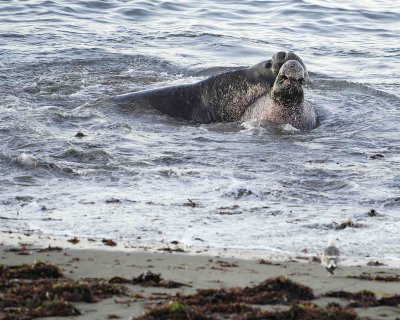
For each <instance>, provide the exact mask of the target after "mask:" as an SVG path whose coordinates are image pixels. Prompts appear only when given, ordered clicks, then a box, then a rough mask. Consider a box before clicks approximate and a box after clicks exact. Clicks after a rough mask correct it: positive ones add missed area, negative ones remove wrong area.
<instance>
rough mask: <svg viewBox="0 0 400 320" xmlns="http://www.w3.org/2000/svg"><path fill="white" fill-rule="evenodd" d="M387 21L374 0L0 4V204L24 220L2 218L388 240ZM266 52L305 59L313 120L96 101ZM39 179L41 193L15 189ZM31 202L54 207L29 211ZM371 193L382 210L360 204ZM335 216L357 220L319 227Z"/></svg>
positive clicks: (254, 244)
mask: <svg viewBox="0 0 400 320" xmlns="http://www.w3.org/2000/svg"><path fill="white" fill-rule="evenodd" d="M399 19H400V15H399V12H398V10H397V7H396V4H395V3H394V2H393V1H385V0H383V1H381V2H380V4H379V6H377V5H375V6H374V5H373V3H372V2H371V3H367V2H363V3H361V2H351V3H350V2H348V1H341V0H339V1H319V0H310V1H307V2H304V1H296V0H293V1H292V0H291V1H285V2H271V1H245V2H243V1H233V2H231V3H227V2H221V3H218V2H215V1H211V0H206V1H203V2H198V1H197V2H195V1H185V2H184V3H183V2H171V1H161V0H154V1H117V0H112V1H100V0H94V1H78V0H72V1H68V2H61V1H42V0H41V1H36V0H27V1H23V2H21V1H3V2H0V29H1V30H2V31H1V32H0V39H3V40H4V41H3V42H4V43H3V44H2V45H3V46H2V50H1V51H0V60H1V62H0V68H1V70H2V75H0V79H1V81H2V84H3V87H2V90H1V92H0V101H1V102H0V108H2V110H1V113H0V141H1V142H2V144H1V147H0V148H3V149H1V150H0V169H2V172H3V175H2V178H1V180H0V190H1V194H0V204H1V205H2V209H3V208H6V211H7V212H17V211H18V212H19V217H20V219H24V220H23V222H21V221H12V220H7V219H6V220H2V228H4V229H12V230H20V231H24V230H26V229H28V228H29V229H32V228H33V229H36V230H38V231H43V232H48V233H56V234H65V233H68V232H74V233H75V234H76V235H86V236H95V235H98V234H102V235H104V236H106V235H107V236H109V237H115V238H120V237H121V238H126V239H134V240H137V237H142V240H143V241H152V242H154V241H156V242H157V241H165V240H168V239H174V240H176V239H182V242H184V243H186V244H191V243H193V240H191V239H194V238H196V237H198V235H199V234H201V238H202V239H203V240H204V242H202V243H203V244H204V245H205V246H208V245H209V246H216V247H238V246H240V247H243V248H262V249H266V248H274V249H276V248H281V249H282V250H285V251H291V252H298V250H299V247H298V244H299V243H301V244H310V246H311V244H312V247H313V250H315V253H316V252H317V251H318V250H319V249H321V248H322V246H323V245H324V244H325V241H321V238H324V237H325V235H326V234H327V233H328V232H334V233H335V234H336V235H337V236H338V237H339V238H341V240H342V242H341V248H343V251H344V252H346V254H348V255H351V254H353V255H356V256H365V255H367V254H368V255H371V256H378V257H383V256H384V255H387V254H391V253H393V252H398V249H397V247H396V245H397V244H398V237H397V238H396V236H397V234H398V232H397V231H398V224H399V223H400V222H399V218H398V208H399V203H400V201H398V188H399V183H398V180H399V177H398V175H397V174H396V172H399V170H400V167H399V161H398V160H399V159H400V153H399V149H398V148H397V146H398V145H399V144H400V137H399V135H398V124H399V122H400V118H399V117H400V115H399V107H400V100H399V93H398V91H399V90H398V89H399V79H400V78H399V76H398V74H397V70H398V69H399V68H398V67H397V66H398V64H399V62H398V57H399V46H398V41H397V39H398V34H397V33H398V32H397V29H398V27H397V25H398V21H399ZM49 21H55V22H56V25H57V28H50V27H51V25H54V23H50V24H49ZM299 34H301V36H300V37H299ZM332 39H341V41H332ZM278 50H294V51H296V52H297V53H299V54H300V56H301V57H302V58H303V60H304V61H305V63H306V64H307V66H309V69H310V71H311V73H310V74H311V79H312V83H311V84H310V85H309V86H308V87H307V88H306V98H307V99H308V100H310V101H311V102H312V104H313V105H314V106H315V108H316V109H317V110H318V115H319V120H320V123H319V126H318V128H316V129H315V130H313V131H311V132H309V133H305V134H304V133H299V132H297V131H295V130H293V128H290V127H288V126H274V125H272V124H270V123H260V122H245V123H216V124H209V125H203V124H195V123H190V122H186V121H182V120H179V119H172V118H169V117H166V116H164V115H161V114H155V113H154V112H153V111H152V110H151V109H148V110H132V109H129V108H128V109H127V110H118V109H117V108H116V106H115V105H113V104H112V103H111V102H110V100H109V98H110V97H113V96H115V95H118V94H122V93H127V92H131V91H137V90H140V89H146V88H157V87H161V86H169V85H176V84H183V83H193V82H195V81H199V80H201V79H203V78H205V77H208V76H212V75H214V74H217V73H219V72H225V71H229V70H233V69H236V68H238V67H246V66H249V65H252V64H254V63H257V62H259V61H261V60H265V59H267V58H269V57H271V56H272V54H273V53H275V52H276V51H278ZM77 132H83V133H84V134H85V136H83V137H81V138H77V137H75V135H76V133H77ZM21 154H26V155H32V156H34V157H35V158H36V159H37V166H36V167H34V168H30V167H28V166H24V165H21V164H19V162H18V160H17V158H18V156H19V155H21ZM378 154H381V155H382V156H383V158H382V157H379V156H376V155H378ZM374 155H375V157H374V158H371V157H373V156H374ZM35 194H44V195H46V197H40V198H36V196H35V199H34V200H33V201H31V202H27V201H26V202H24V201H16V200H15V197H16V196H30V195H35ZM110 198H118V199H121V203H119V204H117V203H115V205H110V204H107V203H106V200H107V199H110ZM126 199H129V200H133V201H128V200H126ZM187 199H191V201H192V202H193V203H195V204H196V206H193V204H192V203H191V202H188V200H187ZM6 203H7V204H6ZM23 203H27V205H23V206H22V204H23ZM185 204H190V205H185ZM42 207H46V208H51V209H52V210H51V216H50V217H51V218H53V219H54V220H52V221H46V220H44V219H38V220H32V217H34V216H37V215H38V213H40V214H41V215H43V214H45V213H44V212H43V211H41V208H42ZM372 208H374V209H375V210H377V212H379V213H380V216H377V217H375V218H376V219H375V220H368V219H370V217H367V216H366V212H368V210H370V209H372ZM82 210H84V212H85V215H82ZM49 211H50V210H49ZM46 212H47V211H46ZM113 213H118V214H117V215H115V214H113ZM46 214H48V213H46ZM7 217H8V216H7ZM58 217H62V219H58ZM116 217H117V218H116ZM244 219H246V220H245V223H244ZM347 219H353V220H354V221H361V222H360V223H363V224H365V225H366V226H367V227H366V228H358V229H355V228H353V229H345V230H340V231H339V230H334V228H333V229H332V227H333V226H334V224H333V222H337V223H339V222H341V221H345V220H347ZM371 219H372V218H371ZM39 220H40V221H39ZM371 221H372V222H371ZM149 226H152V227H151V228H149ZM381 234H386V235H387V237H386V238H387V239H384V240H382V239H381V237H379V235H381ZM287 235H290V237H288V236H287ZM349 238H351V241H349V240H348V239H349ZM382 241H384V245H381V246H380V247H379V248H378V247H375V245H374V243H375V244H376V243H380V244H382ZM320 242H321V243H320ZM195 243H197V244H198V242H195ZM371 243H372V245H370V244H371ZM396 250H397V251H396Z"/></svg>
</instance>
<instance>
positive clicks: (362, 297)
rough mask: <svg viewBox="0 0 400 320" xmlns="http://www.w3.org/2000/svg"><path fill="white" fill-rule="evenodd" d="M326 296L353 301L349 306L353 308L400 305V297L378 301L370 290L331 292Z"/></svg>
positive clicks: (389, 297)
mask: <svg viewBox="0 0 400 320" xmlns="http://www.w3.org/2000/svg"><path fill="white" fill-rule="evenodd" d="M324 296H325V297H334V298H343V299H347V300H353V302H351V303H350V304H349V305H348V306H349V307H351V308H358V307H363V308H366V307H378V306H397V305H399V304H400V295H394V296H388V297H382V298H380V299H377V298H376V296H375V294H374V293H373V292H371V291H368V290H362V291H357V292H347V291H331V292H328V293H326V294H325V295H324Z"/></svg>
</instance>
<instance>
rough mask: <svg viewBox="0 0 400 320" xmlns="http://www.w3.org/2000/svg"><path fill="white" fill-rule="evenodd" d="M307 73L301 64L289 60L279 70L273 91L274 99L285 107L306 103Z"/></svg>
mask: <svg viewBox="0 0 400 320" xmlns="http://www.w3.org/2000/svg"><path fill="white" fill-rule="evenodd" d="M304 78H305V72H304V68H303V66H302V65H301V64H300V62H298V61H296V60H289V61H287V62H285V63H284V64H283V65H282V67H281V68H280V70H279V73H278V76H277V77H276V80H275V83H274V86H273V88H272V91H271V97H272V99H273V100H274V101H275V102H276V103H278V104H280V105H281V106H285V107H294V106H297V105H301V104H302V103H303V101H304V91H303V84H304Z"/></svg>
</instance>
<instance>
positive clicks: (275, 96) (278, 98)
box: [242, 60, 317, 131]
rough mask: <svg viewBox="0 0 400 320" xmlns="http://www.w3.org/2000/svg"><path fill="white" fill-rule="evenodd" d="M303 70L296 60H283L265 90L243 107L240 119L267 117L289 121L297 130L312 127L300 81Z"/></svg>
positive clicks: (303, 78) (312, 118)
mask: <svg viewBox="0 0 400 320" xmlns="http://www.w3.org/2000/svg"><path fill="white" fill-rule="evenodd" d="M306 77H307V72H306V70H305V69H304V67H303V66H302V64H301V63H300V62H299V61H297V60H289V61H287V62H285V63H284V64H283V65H282V66H281V68H280V70H279V73H278V76H277V77H276V79H275V82H274V85H273V87H272V89H271V91H270V93H269V94H267V95H265V96H263V97H262V98H260V99H258V100H257V101H256V102H255V103H254V104H252V105H251V106H250V108H248V109H247V111H246V113H245V114H244V116H243V118H242V120H252V119H257V120H268V121H271V122H274V123H277V124H282V125H283V124H290V125H291V126H293V127H294V128H296V129H298V130H300V131H306V130H310V129H313V128H315V126H316V124H317V120H316V114H315V111H314V108H313V107H312V106H311V105H310V104H309V103H308V102H306V101H304V89H303V86H304V83H305V81H306Z"/></svg>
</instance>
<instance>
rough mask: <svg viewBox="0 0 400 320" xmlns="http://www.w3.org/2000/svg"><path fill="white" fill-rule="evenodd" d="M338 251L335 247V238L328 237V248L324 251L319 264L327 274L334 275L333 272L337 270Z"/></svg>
mask: <svg viewBox="0 0 400 320" xmlns="http://www.w3.org/2000/svg"><path fill="white" fill-rule="evenodd" d="M339 256H340V251H339V249H338V248H337V247H336V246H335V238H333V237H330V238H329V239H328V246H327V247H326V248H325V249H324V252H323V253H322V258H321V264H322V265H323V266H324V267H325V268H326V270H328V272H329V273H330V274H332V275H334V273H333V272H334V271H335V270H336V269H337V267H338V264H339V260H340V257H339Z"/></svg>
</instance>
